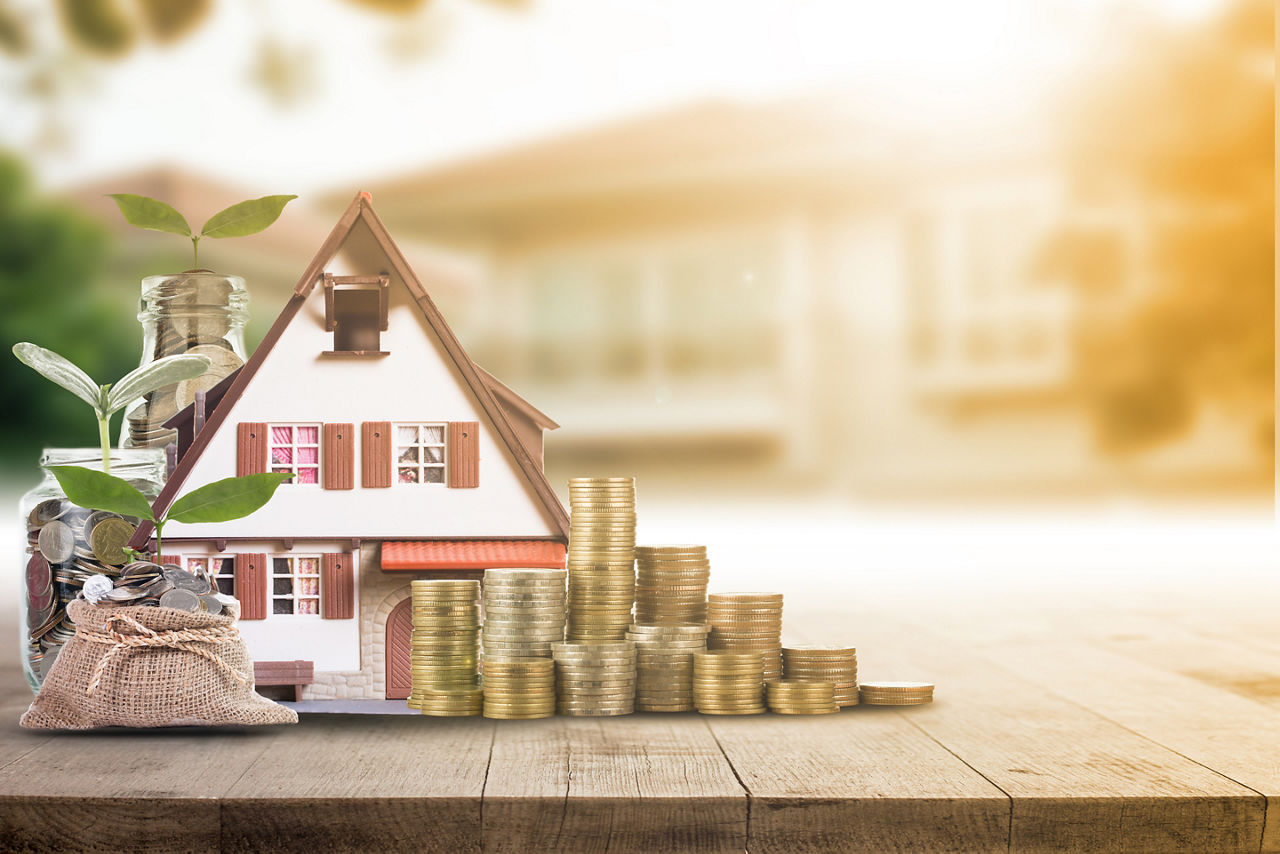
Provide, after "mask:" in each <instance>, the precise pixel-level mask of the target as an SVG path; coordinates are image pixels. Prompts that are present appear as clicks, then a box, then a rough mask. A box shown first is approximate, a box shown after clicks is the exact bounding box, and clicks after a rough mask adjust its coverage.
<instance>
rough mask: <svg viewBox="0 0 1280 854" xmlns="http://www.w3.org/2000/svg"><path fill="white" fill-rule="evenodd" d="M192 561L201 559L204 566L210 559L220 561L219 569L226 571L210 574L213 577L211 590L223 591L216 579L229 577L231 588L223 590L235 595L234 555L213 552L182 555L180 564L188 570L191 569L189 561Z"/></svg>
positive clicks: (208, 563)
mask: <svg viewBox="0 0 1280 854" xmlns="http://www.w3.org/2000/svg"><path fill="white" fill-rule="evenodd" d="M193 561H203V562H204V565H205V567H208V566H209V565H210V563H211V562H212V561H219V562H220V563H219V565H218V567H219V569H225V570H226V572H215V573H213V575H212V576H211V577H212V578H213V592H215V593H218V592H223V591H222V588H220V587H219V586H218V579H219V578H229V579H231V590H230V591H225V592H227V595H229V596H234V595H236V594H235V589H236V558H235V555H229V554H214V555H183V556H182V565H183V567H184V568H185V569H186V570H187V571H188V572H190V571H191V563H192V562H193Z"/></svg>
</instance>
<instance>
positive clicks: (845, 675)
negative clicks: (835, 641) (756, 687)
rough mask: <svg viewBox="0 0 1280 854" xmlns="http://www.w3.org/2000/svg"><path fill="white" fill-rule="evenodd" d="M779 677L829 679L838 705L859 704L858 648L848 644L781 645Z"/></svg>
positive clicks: (808, 680) (827, 680)
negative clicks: (780, 675)
mask: <svg viewBox="0 0 1280 854" xmlns="http://www.w3.org/2000/svg"><path fill="white" fill-rule="evenodd" d="M782 678H783V679H798V680H800V681H801V682H830V683H831V684H832V686H833V687H834V688H835V700H836V704H837V705H839V706H856V705H858V651H857V650H856V649H854V648H853V647H851V646H784V647H783V648H782Z"/></svg>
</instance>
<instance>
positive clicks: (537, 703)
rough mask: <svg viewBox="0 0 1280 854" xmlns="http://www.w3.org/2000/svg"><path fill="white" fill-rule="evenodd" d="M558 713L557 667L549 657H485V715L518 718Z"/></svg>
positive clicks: (548, 715) (509, 718)
mask: <svg viewBox="0 0 1280 854" xmlns="http://www.w3.org/2000/svg"><path fill="white" fill-rule="evenodd" d="M555 713H556V669H555V662H554V661H552V660H551V659H550V658H492V657H488V656H486V657H485V660H484V716H485V717H486V718H502V719H505V720H519V719H529V718H549V717H551V716H552V715H554V714H555Z"/></svg>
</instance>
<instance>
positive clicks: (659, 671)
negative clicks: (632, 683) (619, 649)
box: [627, 623, 707, 712]
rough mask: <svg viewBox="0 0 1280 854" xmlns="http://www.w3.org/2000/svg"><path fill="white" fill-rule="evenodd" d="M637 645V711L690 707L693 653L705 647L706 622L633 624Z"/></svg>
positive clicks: (630, 633)
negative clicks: (659, 624) (654, 624)
mask: <svg viewBox="0 0 1280 854" xmlns="http://www.w3.org/2000/svg"><path fill="white" fill-rule="evenodd" d="M627 640H630V641H632V642H634V643H635V645H636V711H637V712H691V711H693V654H694V653H695V652H702V651H705V650H706V648H707V627H706V625H705V624H689V623H686V624H684V625H671V626H642V625H633V626H632V627H631V630H630V631H628V632H627Z"/></svg>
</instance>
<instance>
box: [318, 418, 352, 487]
mask: <svg viewBox="0 0 1280 854" xmlns="http://www.w3.org/2000/svg"><path fill="white" fill-rule="evenodd" d="M355 432H356V426H355V425H354V424H326V425H324V464H323V468H324V482H323V486H324V488H325V489H354V488H355V485H356V482H355V474H356V451H355V448H356V436H355Z"/></svg>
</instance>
